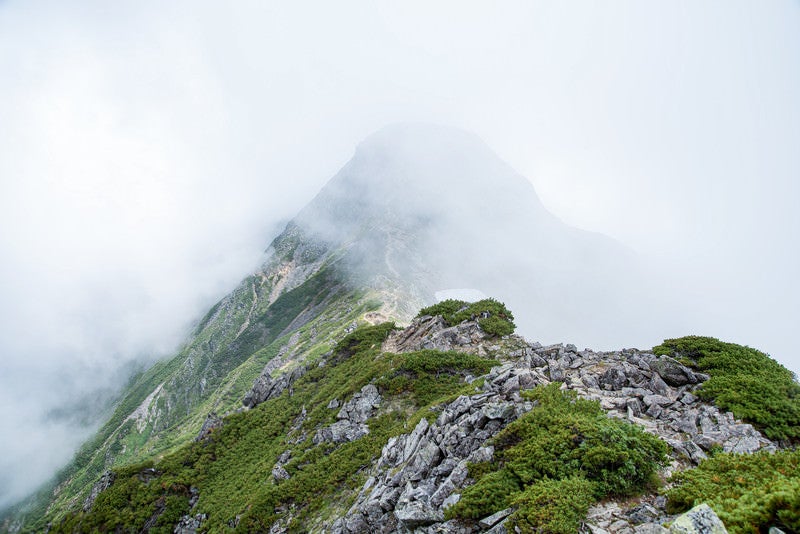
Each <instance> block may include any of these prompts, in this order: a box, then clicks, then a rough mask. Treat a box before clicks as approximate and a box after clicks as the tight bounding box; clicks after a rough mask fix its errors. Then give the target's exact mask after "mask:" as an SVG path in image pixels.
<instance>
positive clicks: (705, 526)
mask: <svg viewBox="0 0 800 534" xmlns="http://www.w3.org/2000/svg"><path fill="white" fill-rule="evenodd" d="M669 531H670V533H671V534H727V533H728V531H727V530H726V529H725V525H724V524H723V523H722V521H721V520H720V518H719V517H718V516H717V514H716V513H714V510H712V509H711V507H710V506H709V505H707V504H701V505H698V506H695V507H694V508H692V509H691V510H689V511H688V512H686V513H685V514H683V515H680V516H678V517H677V518H675V520H674V521H673V522H672V524H671V525H670V527H669Z"/></svg>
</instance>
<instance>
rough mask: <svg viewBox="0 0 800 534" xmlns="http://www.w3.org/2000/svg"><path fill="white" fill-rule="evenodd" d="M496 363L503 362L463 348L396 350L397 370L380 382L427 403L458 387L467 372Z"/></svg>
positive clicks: (385, 387)
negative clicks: (457, 350) (407, 351)
mask: <svg viewBox="0 0 800 534" xmlns="http://www.w3.org/2000/svg"><path fill="white" fill-rule="evenodd" d="M495 365H500V362H498V361H497V360H489V359H487V358H482V357H480V356H475V355H473V354H466V353H463V352H455V351H447V352H442V351H438V350H419V351H415V352H409V353H404V354H397V355H396V356H395V357H394V358H393V363H392V367H393V368H394V371H393V372H392V373H390V374H389V375H388V376H384V377H382V378H380V379H379V380H378V381H377V385H378V387H380V388H381V389H382V390H384V391H386V392H388V393H389V394H392V395H398V394H400V393H404V392H407V393H409V394H411V396H412V397H413V399H414V401H415V403H416V404H417V405H419V406H425V405H428V404H430V403H431V402H433V401H434V400H436V399H438V398H441V397H443V396H445V395H447V394H448V393H450V392H452V391H453V389H454V388H457V387H459V385H460V384H462V383H463V377H464V376H465V375H466V374H474V375H480V374H485V373H487V372H488V371H489V370H490V369H491V368H492V367H494V366H495Z"/></svg>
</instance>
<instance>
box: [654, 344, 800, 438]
mask: <svg viewBox="0 0 800 534" xmlns="http://www.w3.org/2000/svg"><path fill="white" fill-rule="evenodd" d="M653 352H654V353H655V354H661V355H668V356H673V357H675V358H678V359H680V360H681V361H683V362H684V363H686V364H688V365H691V366H693V367H695V368H696V369H698V370H700V371H703V372H705V373H707V374H708V375H709V376H710V377H711V378H710V379H709V380H708V381H706V382H705V383H703V384H702V385H701V386H700V388H698V391H697V394H698V395H699V396H700V397H701V398H703V399H705V400H709V401H714V402H715V403H716V404H717V406H719V407H720V408H721V409H723V410H728V411H730V412H732V413H733V414H734V415H735V416H736V417H738V418H739V419H743V420H745V421H747V422H749V423H752V424H753V425H754V426H756V427H757V428H758V429H759V430H761V431H762V432H763V433H764V434H765V435H766V436H767V437H768V438H770V439H775V440H790V441H794V442H796V441H798V440H800V384H798V383H797V382H796V380H795V376H794V374H793V373H792V372H791V371H789V370H788V369H786V368H785V367H783V366H782V365H781V364H779V363H778V362H776V361H775V360H773V359H772V358H770V357H769V356H768V355H767V354H765V353H763V352H761V351H758V350H756V349H752V348H750V347H743V346H741V345H736V344H734V343H725V342H722V341H719V340H718V339H714V338H712V337H699V336H687V337H682V338H678V339H667V340H665V341H664V343H662V344H661V345H659V346H657V347H654V348H653Z"/></svg>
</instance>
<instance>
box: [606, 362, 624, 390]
mask: <svg viewBox="0 0 800 534" xmlns="http://www.w3.org/2000/svg"><path fill="white" fill-rule="evenodd" d="M599 382H600V387H601V388H603V389H622V388H623V387H625V386H626V385H627V383H628V377H627V376H625V371H623V370H622V369H621V368H620V367H611V368H609V369H607V370H606V372H605V373H603V375H602V376H601V377H600V381H599Z"/></svg>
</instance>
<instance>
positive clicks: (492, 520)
mask: <svg viewBox="0 0 800 534" xmlns="http://www.w3.org/2000/svg"><path fill="white" fill-rule="evenodd" d="M572 346H573V347H574V346H575V345H572ZM511 512H513V510H512V509H511V508H506V509H505V510H500V511H499V512H496V513H494V514H492V515H490V516H489V517H484V518H483V519H481V520H480V521H478V524H479V525H480V526H482V527H483V528H486V529H489V528H492V527H493V526H495V525H496V524H498V523H499V522H500V521H502V520H503V519H505V518H506V517H508V516H510V515H511Z"/></svg>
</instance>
